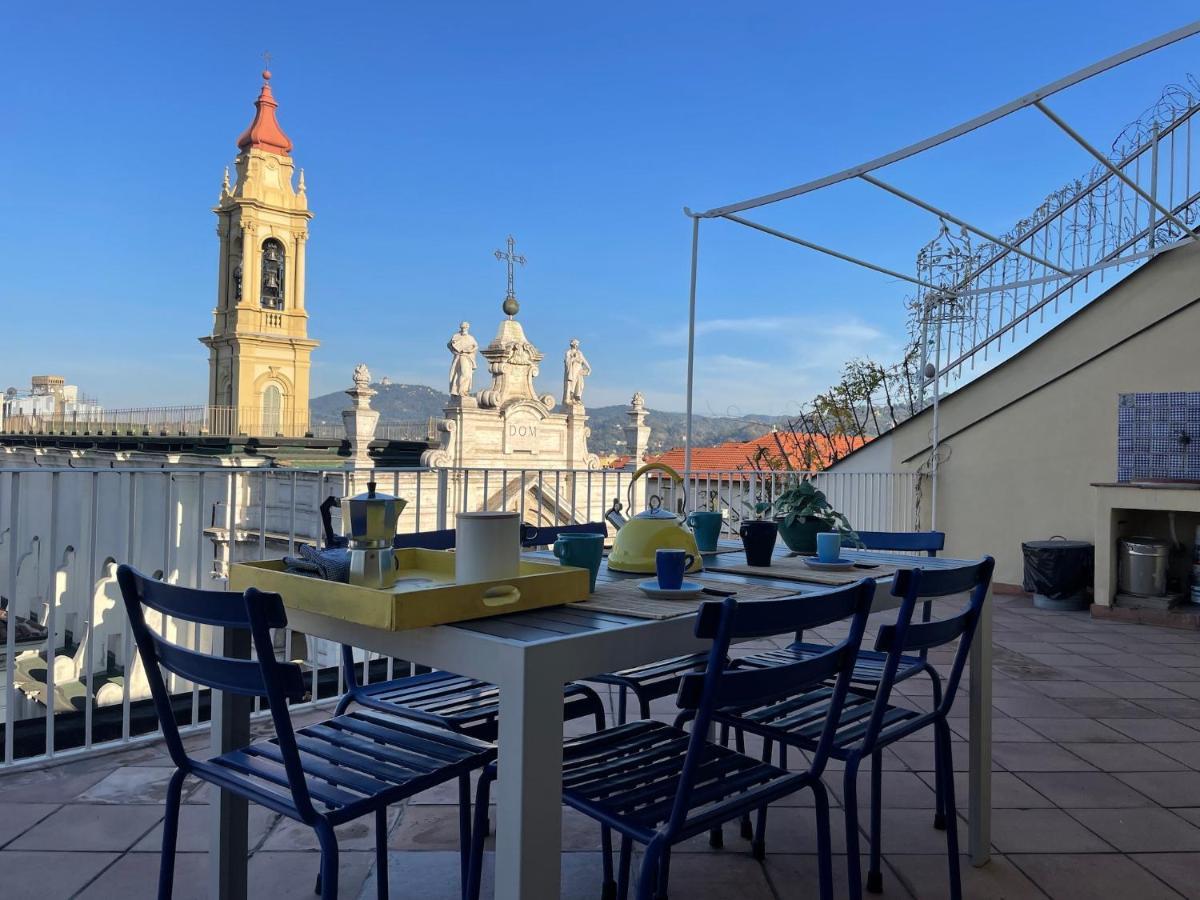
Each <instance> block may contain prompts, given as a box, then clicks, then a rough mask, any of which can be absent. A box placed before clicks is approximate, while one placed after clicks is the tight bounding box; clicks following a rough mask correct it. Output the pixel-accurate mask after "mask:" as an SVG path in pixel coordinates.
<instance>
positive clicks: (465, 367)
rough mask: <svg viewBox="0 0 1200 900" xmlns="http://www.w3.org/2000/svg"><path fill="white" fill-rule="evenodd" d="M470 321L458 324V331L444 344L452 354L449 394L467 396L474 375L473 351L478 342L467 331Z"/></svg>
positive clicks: (477, 347) (477, 346) (469, 392)
mask: <svg viewBox="0 0 1200 900" xmlns="http://www.w3.org/2000/svg"><path fill="white" fill-rule="evenodd" d="M470 328H471V323H470V322H463V323H462V324H461V325H459V326H458V333H457V334H455V335H453V336H452V337H451V338H450V342H449V343H448V344H446V346H447V347H448V348H449V349H450V352H451V353H452V354H453V355H454V360H453V362H451V363H450V396H451V397H467V396H470V394H471V381H472V379H474V377H475V365H476V363H475V351H476V350H478V349H479V343H478V342H477V341H476V340H475V338H473V337H472V336H471V335H470V334H469V333H468V331H469V329H470Z"/></svg>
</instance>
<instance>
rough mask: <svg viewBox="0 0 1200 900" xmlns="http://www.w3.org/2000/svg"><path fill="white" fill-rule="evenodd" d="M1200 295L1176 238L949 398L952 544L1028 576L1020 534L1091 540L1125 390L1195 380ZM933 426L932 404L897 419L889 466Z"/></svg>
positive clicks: (916, 455)
mask: <svg viewBox="0 0 1200 900" xmlns="http://www.w3.org/2000/svg"><path fill="white" fill-rule="evenodd" d="M1198 298H1200V247H1196V246H1190V247H1184V248H1181V249H1178V250H1174V251H1171V252H1170V253H1167V254H1165V255H1164V256H1162V257H1159V258H1158V259H1156V260H1153V261H1151V262H1150V263H1147V264H1146V265H1145V266H1143V267H1142V268H1141V269H1140V270H1138V271H1137V272H1135V273H1133V274H1132V275H1130V276H1129V277H1128V278H1126V279H1125V280H1124V281H1122V282H1120V283H1119V284H1118V285H1116V286H1115V287H1114V288H1113V289H1111V290H1110V291H1108V292H1107V293H1106V294H1104V295H1102V296H1101V297H1099V298H1097V299H1096V300H1095V301H1093V302H1092V303H1091V304H1089V305H1088V306H1087V307H1085V308H1083V309H1082V310H1080V311H1079V312H1078V313H1076V314H1075V315H1074V316H1072V317H1071V318H1070V319H1068V320H1067V321H1065V322H1063V323H1062V324H1061V325H1059V326H1058V327H1057V328H1055V329H1054V330H1053V331H1051V332H1050V333H1049V334H1047V335H1045V336H1044V337H1043V338H1042V339H1040V340H1039V341H1037V342H1036V343H1035V344H1033V345H1032V346H1030V347H1029V348H1027V349H1026V350H1024V351H1023V352H1021V353H1019V354H1017V355H1016V356H1014V357H1012V358H1011V359H1009V360H1008V361H1007V362H1005V363H1004V364H1003V365H1001V366H998V367H997V368H996V369H994V370H993V371H991V372H989V373H987V374H986V375H984V376H982V377H980V378H978V379H977V380H976V381H974V382H972V383H971V384H969V385H967V386H965V387H963V388H961V389H960V390H958V391H956V392H954V393H952V394H950V395H948V396H947V397H945V398H944V399H943V401H942V403H941V409H940V419H941V423H940V424H941V427H940V432H941V435H942V442H943V445H944V446H945V447H946V451H944V452H948V453H949V456H948V458H947V457H945V455H943V459H944V462H943V463H942V464H941V468H940V473H939V486H938V522H937V525H938V528H939V529H940V530H944V531H945V532H946V533H947V543H946V552H947V554H949V555H953V556H960V557H970V556H979V555H981V554H983V553H990V554H992V555H993V556H995V557H996V561H997V568H996V580H997V581H999V582H1003V583H1007V584H1019V583H1020V581H1021V574H1022V560H1021V542H1022V541H1023V540H1033V539H1038V538H1048V537H1050V536H1052V535H1056V534H1061V535H1064V536H1066V537H1069V538H1079V539H1083V540H1089V541H1091V540H1095V537H1094V517H1095V503H1096V498H1095V489H1094V488H1092V487H1091V483H1092V482H1098V481H1112V480H1114V479H1115V477H1116V465H1117V461H1116V460H1117V396H1118V394H1122V393H1128V392H1134V391H1195V390H1200V365H1198V364H1197V359H1198V358H1200V352H1198V351H1200V299H1198ZM931 425H932V421H931V413H930V412H929V411H928V410H927V411H925V412H924V413H922V414H921V415H919V416H917V417H915V418H913V419H910V420H909V421H908V422H906V423H904V424H903V425H901V426H900V427H899V428H897V429H895V430H894V431H893V432H892V435H891V439H890V441H889V445H888V446H889V448H890V450H891V459H890V466H889V468H892V469H894V470H913V469H916V468H917V467H918V466H919V465H920V464H921V463H923V462H925V461H926V460H927V458H928V454H929V451H930V439H929V433H930V428H931ZM872 449H873V450H874V451H875V453H873V454H872V455H875V454H876V453H878V451H879V450H880V449H883V445H882V443H881V446H880V447H878V448H872ZM857 455H858V454H854V455H852V456H851V457H850V458H849V459H848V460H847V463H846V464H845V465H846V466H847V468H849V466H850V464H853V463H854V457H855V456H857ZM872 462H873V463H875V462H876V461H875V460H872ZM878 462H879V463H882V462H883V461H882V460H879V461H878ZM839 468H840V466H839ZM924 505H925V506H927V504H924ZM923 518H924V520H925V521H924V525H925V526H926V527H928V525H929V520H928V514H927V513H926V514H925V515H924V516H923Z"/></svg>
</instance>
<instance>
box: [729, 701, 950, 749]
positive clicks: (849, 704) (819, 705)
mask: <svg viewBox="0 0 1200 900" xmlns="http://www.w3.org/2000/svg"><path fill="white" fill-rule="evenodd" d="M832 697H833V688H831V687H822V688H818V689H817V690H815V691H809V692H808V693H806V694H801V695H799V696H796V697H788V698H787V699H786V700H781V701H779V702H777V703H771V704H768V705H766V706H760V707H758V708H756V709H748V710H747V709H739V710H737V712H736V715H728V714H723V713H721V712H718V713H717V714H716V715H715V716H714V719H715V720H716V721H717V722H720V723H722V724H725V723H728V724H731V725H736V726H737V727H740V728H743V729H745V730H746V731H748V732H750V733H751V734H759V735H762V736H764V737H770V738H778V736H779V735H780V734H787V735H789V736H790V737H791V738H793V739H794V740H795V741H796V742H797V743H805V744H807V745H808V747H806V749H809V748H815V747H816V745H817V742H818V741H819V740H820V738H821V732H822V731H823V729H824V728H825V721H826V718H827V716H828V715H829V704H830V701H831V700H832ZM874 709H875V694H874V693H867V692H858V691H851V692H850V693H848V694H847V696H846V700H845V702H844V703H843V704H842V711H841V714H840V715H839V716H838V726H837V730H836V731H835V732H834V735H833V742H832V744H831V745H830V751H831V754H830V755H832V756H833V757H834V758H840V757H841V756H842V755H843V754H842V753H841V752H840V751H845V750H847V749H848V748H857V745H858V744H860V743H861V741H862V738H863V735H864V734H865V733H866V731H867V727H868V725H869V723H870V720H871V713H872V712H873V711H874ZM927 716H932V713H923V712H921V711H920V710H915V709H908V708H907V707H903V706H893V705H890V704H889V705H888V706H886V707H884V710H883V714H882V717H881V719H880V732H879V737H878V738H877V740H876V742H877V743H878V744H879V745H881V746H882V745H885V744H888V743H891V742H892V741H893V740H899V739H900V738H901V737H903V736H904V735H906V734H909V733H911V731H913V730H915V729H917V728H920V727H922V726H923V725H924V724H925V722H924V719H925V718H926V717H927ZM918 720H921V721H918Z"/></svg>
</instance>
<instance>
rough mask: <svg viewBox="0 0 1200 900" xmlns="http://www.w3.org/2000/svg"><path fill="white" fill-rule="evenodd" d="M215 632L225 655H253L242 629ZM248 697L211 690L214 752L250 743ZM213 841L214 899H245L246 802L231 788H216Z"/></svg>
mask: <svg viewBox="0 0 1200 900" xmlns="http://www.w3.org/2000/svg"><path fill="white" fill-rule="evenodd" d="M222 631H223V635H221V636H216V635H214V638H213V643H214V645H215V647H214V649H216V648H217V647H219V648H221V650H220V652H221V653H222V654H223V655H224V656H228V657H232V658H234V659H249V658H250V633H249V632H248V631H245V630H242V629H234V628H226V629H222ZM252 705H253V704H252V701H251V699H250V698H249V697H239V696H237V695H235V694H226V693H224V692H222V691H216V690H214V691H213V692H212V751H213V753H214V754H217V753H226V752H228V751H230V750H237V749H238V748H239V747H245V746H246V745H247V744H248V743H250V711H251V708H252ZM211 814H212V829H213V832H212V841H211V843H210V844H209V846H210V847H211V848H212V852H211V853H210V854H209V866H210V867H211V870H210V879H209V884H210V888H211V890H210V894H211V896H212V897H213V898H214V900H245V897H246V893H247V881H246V855H247V853H248V852H249V826H248V824H247V820H246V814H247V803H246V800H245V799H244V798H242V797H238V796H236V795H234V794H230V793H229V792H228V791H223V790H222V791H215V793H214V796H213V798H212V808H211Z"/></svg>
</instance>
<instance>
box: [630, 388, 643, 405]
mask: <svg viewBox="0 0 1200 900" xmlns="http://www.w3.org/2000/svg"><path fill="white" fill-rule="evenodd" d="M629 405H630V406H632V407H634V408H635V409H642V408H644V407H645V406H646V398H645V396H644V395H643V394H642V392H641V391H634V392H633V400H632V401H631V402H630V404H629Z"/></svg>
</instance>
